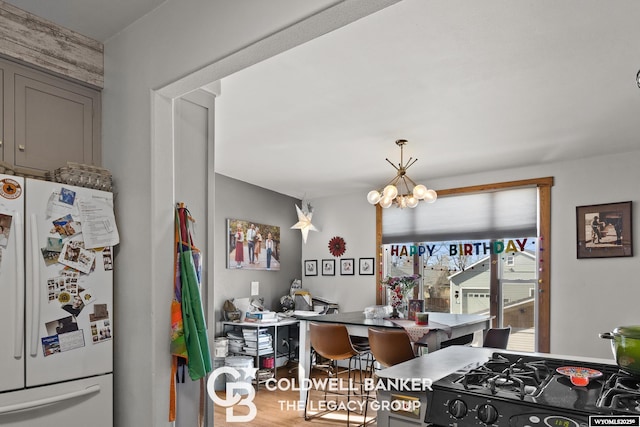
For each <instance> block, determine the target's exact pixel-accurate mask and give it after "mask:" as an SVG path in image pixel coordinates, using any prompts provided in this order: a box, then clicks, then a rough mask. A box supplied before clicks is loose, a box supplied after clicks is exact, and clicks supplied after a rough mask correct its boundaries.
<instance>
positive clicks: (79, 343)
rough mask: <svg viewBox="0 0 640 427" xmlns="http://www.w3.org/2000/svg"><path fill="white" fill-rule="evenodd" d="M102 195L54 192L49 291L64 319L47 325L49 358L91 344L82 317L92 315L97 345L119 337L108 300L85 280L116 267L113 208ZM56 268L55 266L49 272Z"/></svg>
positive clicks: (47, 253) (45, 252) (47, 256)
mask: <svg viewBox="0 0 640 427" xmlns="http://www.w3.org/2000/svg"><path fill="white" fill-rule="evenodd" d="M108 202H110V200H109V201H106V200H100V199H99V198H91V199H83V198H82V197H81V196H80V197H77V196H76V193H75V192H74V191H73V190H71V189H68V188H65V187H62V188H61V189H60V191H59V192H55V191H54V192H53V193H52V195H51V197H50V198H49V203H48V206H47V216H48V217H49V218H52V220H51V223H50V225H51V230H50V231H49V237H47V240H46V246H45V247H44V248H41V252H42V257H43V261H44V262H45V264H46V265H48V266H51V265H55V266H57V267H58V268H56V269H54V270H53V271H54V272H55V273H54V274H52V275H50V276H49V277H47V282H46V286H47V289H46V292H47V296H48V301H49V303H50V304H54V305H59V306H60V308H61V310H60V317H59V318H56V319H48V321H47V322H46V323H45V326H46V330H47V336H45V337H43V338H42V346H43V352H44V355H45V356H49V355H52V354H55V353H58V352H63V351H69V350H73V349H76V348H80V347H84V346H85V331H84V330H82V329H79V327H78V322H77V318H78V316H80V315H81V314H82V313H83V312H85V311H86V312H87V313H88V317H89V329H90V331H89V336H90V341H91V343H92V344H99V343H101V342H103V341H106V340H110V339H111V338H112V337H113V334H112V328H111V318H110V313H109V310H108V307H107V304H103V303H101V302H100V301H97V300H96V299H95V297H94V293H93V291H92V289H91V288H90V287H88V286H87V285H86V284H85V282H87V283H88V282H89V281H88V280H85V278H88V277H90V276H91V275H92V274H96V271H100V270H102V271H111V270H112V269H113V256H112V245H115V244H117V243H118V234H117V228H116V225H115V219H114V214H113V206H112V204H111V203H108ZM47 271H51V270H47Z"/></svg>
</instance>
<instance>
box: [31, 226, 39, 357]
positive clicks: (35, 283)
mask: <svg viewBox="0 0 640 427" xmlns="http://www.w3.org/2000/svg"><path fill="white" fill-rule="evenodd" d="M38 261H39V259H38V219H37V217H36V215H35V214H32V215H31V292H32V294H31V295H32V300H31V307H32V310H33V311H32V312H31V356H32V357H36V356H37V355H38V341H39V340H40V336H39V333H38V330H39V329H40V328H39V327H38V326H39V325H38V324H39V323H40V265H39V264H38Z"/></svg>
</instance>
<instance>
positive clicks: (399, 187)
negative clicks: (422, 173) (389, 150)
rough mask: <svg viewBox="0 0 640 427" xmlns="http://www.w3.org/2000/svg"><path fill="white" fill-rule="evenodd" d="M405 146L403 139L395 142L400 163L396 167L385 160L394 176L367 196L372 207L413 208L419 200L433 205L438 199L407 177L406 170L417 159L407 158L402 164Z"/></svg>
mask: <svg viewBox="0 0 640 427" xmlns="http://www.w3.org/2000/svg"><path fill="white" fill-rule="evenodd" d="M405 144H407V140H405V139H399V140H397V141H396V145H397V146H398V147H400V163H398V165H397V166H396V165H394V164H393V163H391V161H390V160H389V159H385V160H386V161H387V162H389V164H390V165H391V166H393V167H394V169H395V170H396V176H395V178H393V179H392V180H391V181H389V183H388V184H387V185H386V186H385V187H384V188H383V189H382V190H372V191H370V192H369V194H367V200H368V201H369V203H371V204H372V205H375V204H377V203H379V204H380V206H381V207H383V208H388V207H389V206H391V205H392V204H393V203H395V204H396V205H397V206H398V207H399V208H407V207H408V208H415V207H416V206H418V202H419V201H420V200H424V201H425V202H427V203H433V202H435V201H436V199H437V198H438V194H437V193H436V192H435V191H434V190H428V189H427V187H425V186H424V185H422V184H416V183H415V182H414V181H413V180H412V179H411V178H409V177H408V176H407V169H409V168H410V167H411V165H413V164H414V163H415V162H417V161H418V159H414V158H412V157H409V160H407V163H404V158H403V149H404V146H405Z"/></svg>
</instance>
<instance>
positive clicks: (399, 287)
mask: <svg viewBox="0 0 640 427" xmlns="http://www.w3.org/2000/svg"><path fill="white" fill-rule="evenodd" d="M419 280H420V275H419V274H412V275H410V276H395V277H392V276H388V277H387V278H386V279H384V280H383V281H382V284H383V285H384V286H386V287H387V288H389V290H390V291H391V292H390V297H391V298H390V299H391V301H390V304H391V307H392V308H393V313H392V315H391V317H398V316H399V315H398V308H399V307H402V306H404V305H405V304H406V303H407V302H408V300H409V293H410V292H411V291H412V290H413V288H415V287H416V286H418V283H419Z"/></svg>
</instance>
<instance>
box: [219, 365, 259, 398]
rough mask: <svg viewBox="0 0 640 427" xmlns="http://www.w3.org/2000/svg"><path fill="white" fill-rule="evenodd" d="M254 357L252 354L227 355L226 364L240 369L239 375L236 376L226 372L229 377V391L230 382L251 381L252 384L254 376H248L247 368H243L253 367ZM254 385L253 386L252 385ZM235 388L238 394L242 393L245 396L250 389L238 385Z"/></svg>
mask: <svg viewBox="0 0 640 427" xmlns="http://www.w3.org/2000/svg"><path fill="white" fill-rule="evenodd" d="M253 360H254V358H253V357H250V356H227V357H225V359H224V365H225V366H228V367H231V368H236V369H237V370H238V374H239V376H238V377H234V375H232V374H225V375H226V378H227V391H229V390H230V389H229V384H230V383H238V382H244V383H249V384H251V382H252V381H253V378H251V377H249V376H247V372H246V371H245V370H243V369H242V368H253ZM251 387H253V386H251ZM234 390H235V392H236V393H237V394H239V395H241V396H245V395H247V394H249V390H244V389H241V388H238V387H234Z"/></svg>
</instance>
